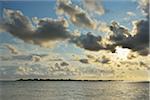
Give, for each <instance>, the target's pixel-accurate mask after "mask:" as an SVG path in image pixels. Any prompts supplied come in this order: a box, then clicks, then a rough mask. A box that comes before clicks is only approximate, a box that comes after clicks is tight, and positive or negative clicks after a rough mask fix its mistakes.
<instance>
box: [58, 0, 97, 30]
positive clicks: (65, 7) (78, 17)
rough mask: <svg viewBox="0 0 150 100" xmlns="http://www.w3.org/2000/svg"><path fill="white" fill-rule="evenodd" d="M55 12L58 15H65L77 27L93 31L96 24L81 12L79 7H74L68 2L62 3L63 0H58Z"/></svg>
mask: <svg viewBox="0 0 150 100" xmlns="http://www.w3.org/2000/svg"><path fill="white" fill-rule="evenodd" d="M57 11H58V13H59V14H60V13H62V14H66V15H67V16H69V18H70V21H71V22H72V23H73V24H74V25H77V26H79V27H86V28H91V29H95V28H96V23H95V21H94V20H92V19H91V18H90V16H89V15H88V14H87V13H86V12H85V11H83V9H81V8H80V7H78V6H77V5H76V6H74V5H73V4H72V3H71V1H70V0H67V1H64V0H58V2H57Z"/></svg>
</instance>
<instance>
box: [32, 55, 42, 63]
mask: <svg viewBox="0 0 150 100" xmlns="http://www.w3.org/2000/svg"><path fill="white" fill-rule="evenodd" d="M32 61H33V62H39V61H41V57H40V56H37V55H33V56H32Z"/></svg>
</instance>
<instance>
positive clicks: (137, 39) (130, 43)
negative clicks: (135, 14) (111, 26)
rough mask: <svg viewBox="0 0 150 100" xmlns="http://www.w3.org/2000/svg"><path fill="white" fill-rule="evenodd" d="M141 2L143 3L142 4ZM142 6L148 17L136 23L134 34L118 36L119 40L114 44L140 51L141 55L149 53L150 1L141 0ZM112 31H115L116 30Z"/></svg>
mask: <svg viewBox="0 0 150 100" xmlns="http://www.w3.org/2000/svg"><path fill="white" fill-rule="evenodd" d="M141 2H143V3H142V4H141ZM140 6H141V8H142V10H143V11H144V12H145V13H146V18H147V19H146V20H139V21H137V22H136V23H135V24H134V25H135V26H134V29H133V30H134V32H135V35H134V36H131V35H128V36H127V37H125V35H122V36H121V38H120V37H119V36H116V38H117V41H116V43H115V44H114V46H116V45H120V46H122V47H125V48H130V49H132V50H134V51H138V52H139V53H140V54H141V55H147V54H149V2H148V1H147V0H140ZM112 31H113V32H114V30H112ZM117 31H118V29H117ZM114 33H116V32H114ZM122 33H123V32H122ZM114 36H115V35H114Z"/></svg>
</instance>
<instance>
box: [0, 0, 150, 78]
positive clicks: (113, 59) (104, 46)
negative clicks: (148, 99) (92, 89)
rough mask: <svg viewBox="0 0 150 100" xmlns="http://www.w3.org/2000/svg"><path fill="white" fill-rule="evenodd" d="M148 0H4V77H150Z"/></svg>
mask: <svg viewBox="0 0 150 100" xmlns="http://www.w3.org/2000/svg"><path fill="white" fill-rule="evenodd" d="M148 9H149V2H148V0H44V1H42V0H27V1H24V0H12V1H11V0H10V1H0V80H14V79H20V78H44V79H46V78H49V79H51V78H56V79H62V78H63V79H68V78H70V79H89V80H95V79H102V80H107V79H109V80H138V81H141V80H150V79H149V73H148V72H149V70H150V66H149V65H150V54H149V10H148Z"/></svg>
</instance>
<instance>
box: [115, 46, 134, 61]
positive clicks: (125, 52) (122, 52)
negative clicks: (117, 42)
mask: <svg viewBox="0 0 150 100" xmlns="http://www.w3.org/2000/svg"><path fill="white" fill-rule="evenodd" d="M115 49H116V52H115V55H116V57H117V58H118V59H121V60H127V59H128V56H129V53H130V52H131V50H130V49H127V48H122V47H119V46H117V47H116V48H115Z"/></svg>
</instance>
